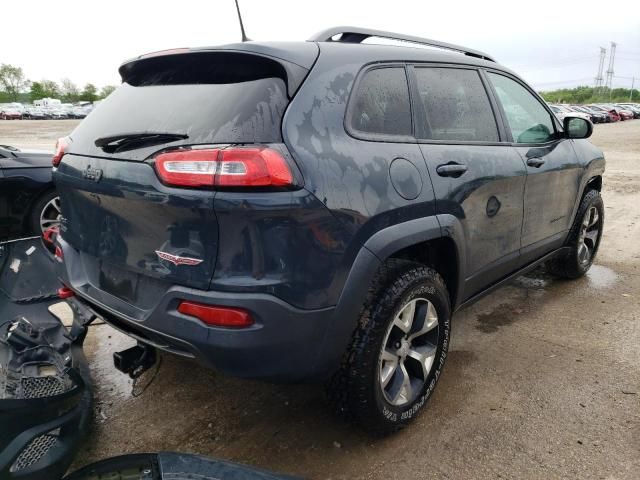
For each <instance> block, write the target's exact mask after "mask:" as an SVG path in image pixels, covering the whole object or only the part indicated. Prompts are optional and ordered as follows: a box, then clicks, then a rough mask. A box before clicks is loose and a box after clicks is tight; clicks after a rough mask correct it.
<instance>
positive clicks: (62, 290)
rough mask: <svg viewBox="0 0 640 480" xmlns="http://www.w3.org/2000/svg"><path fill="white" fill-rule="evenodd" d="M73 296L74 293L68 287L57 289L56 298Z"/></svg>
mask: <svg viewBox="0 0 640 480" xmlns="http://www.w3.org/2000/svg"><path fill="white" fill-rule="evenodd" d="M73 296H75V293H74V292H73V290H71V289H70V288H69V287H62V288H59V289H58V298H61V299H63V300H64V299H65V298H70V297H73Z"/></svg>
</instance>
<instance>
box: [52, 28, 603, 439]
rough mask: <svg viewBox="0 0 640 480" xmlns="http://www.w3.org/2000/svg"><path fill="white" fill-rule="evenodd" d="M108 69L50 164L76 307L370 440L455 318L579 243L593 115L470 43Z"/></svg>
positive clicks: (441, 345)
mask: <svg viewBox="0 0 640 480" xmlns="http://www.w3.org/2000/svg"><path fill="white" fill-rule="evenodd" d="M371 37H383V38H392V39H396V40H400V41H402V42H404V43H403V44H402V45H401V46H390V45H384V46H383V45H374V44H362V42H363V41H364V40H366V39H368V38H371ZM407 42H411V43H413V44H419V45H416V47H421V46H423V45H427V46H430V47H437V48H438V49H437V50H436V49H431V48H430V49H427V48H412V47H410V46H408V45H409V44H408V43H407ZM452 51H453V53H452ZM120 74H121V76H122V80H123V84H122V86H121V87H119V88H118V89H117V90H116V91H115V92H114V93H113V94H111V95H110V96H109V97H108V98H107V100H105V101H104V102H103V103H102V104H101V105H100V106H99V107H98V108H96V109H95V110H94V111H93V112H92V113H91V114H90V115H89V116H88V117H87V118H86V119H85V120H84V121H83V122H82V123H81V124H80V125H79V126H78V127H77V129H76V130H75V131H74V132H73V133H72V134H71V136H70V137H69V138H67V139H62V140H61V142H60V144H59V148H58V151H57V153H56V156H55V157H54V165H55V168H54V170H55V172H54V178H55V181H56V183H57V186H58V189H59V192H60V197H61V202H62V211H63V218H62V222H61V227H60V236H59V237H58V240H57V241H58V247H59V248H58V254H57V255H58V259H59V265H60V277H61V280H62V281H63V282H64V283H65V285H67V286H68V287H69V288H70V289H71V290H72V291H73V292H75V295H76V296H75V299H74V300H73V301H74V302H75V303H76V306H77V307H78V308H84V309H87V310H90V311H91V312H93V313H95V314H96V315H98V316H100V317H102V318H104V320H106V321H107V322H108V323H110V324H111V325H112V326H114V327H115V328H117V329H119V330H122V331H124V332H125V333H127V334H128V335H130V336H132V337H134V338H136V339H137V340H138V341H139V342H141V343H143V344H146V345H150V346H153V347H155V348H158V349H162V350H164V351H168V352H171V353H174V354H177V355H181V356H184V357H188V358H193V359H195V360H196V361H198V362H200V363H203V364H205V365H208V366H211V367H214V368H216V369H219V370H221V371H223V372H226V373H229V374H233V375H238V376H246V377H256V378H265V379H271V380H288V381H291V380H295V381H297V380H306V379H323V380H327V384H328V388H329V394H330V398H331V399H332V401H333V402H334V403H335V405H336V407H337V409H338V410H339V411H340V412H343V413H346V414H347V415H349V416H351V417H353V418H354V419H356V420H358V421H359V422H360V423H361V424H362V425H363V426H365V427H366V428H368V429H370V430H373V431H376V432H381V433H386V432H390V431H394V430H396V429H398V428H399V427H401V426H403V425H405V424H406V423H407V422H409V421H410V420H411V419H412V418H413V417H415V415H416V414H417V412H418V411H419V410H420V409H421V408H422V407H423V405H424V404H425V402H426V401H427V400H428V398H429V397H430V395H431V393H432V392H433V389H434V387H435V384H436V382H437V380H438V378H439V376H440V373H441V371H442V367H443V365H444V362H445V359H446V355H447V350H448V346H449V343H450V329H451V324H450V321H451V315H452V313H453V312H455V311H456V310H457V309H459V308H460V307H462V306H464V305H466V304H468V303H470V302H472V301H474V300H475V299H477V298H478V297H479V296H481V295H483V294H484V293H486V292H488V291H490V290H491V289H493V288H496V287H497V286H499V285H501V284H503V283H504V282H506V281H508V280H509V279H511V278H513V277H514V276H515V275H518V274H520V273H522V272H523V271H525V270H526V269H530V268H533V267H535V266H536V265H539V264H541V263H543V262H546V263H547V264H548V266H549V268H550V269H551V270H552V271H553V272H555V273H557V274H559V275H562V276H565V277H571V278H575V277H578V276H580V275H582V274H584V273H585V272H586V271H587V269H588V268H589V267H590V265H591V263H592V262H593V259H594V257H595V255H596V253H597V250H598V245H599V241H600V236H601V232H602V226H603V219H604V211H603V206H602V201H601V199H600V196H599V190H600V188H601V175H602V173H603V171H604V158H603V155H602V153H601V152H600V151H599V150H597V149H596V148H595V147H593V146H592V145H591V144H590V143H588V142H587V141H586V140H581V139H583V138H586V137H588V136H589V135H590V134H591V130H592V125H591V123H590V122H589V121H588V120H584V119H582V118H577V117H572V116H567V118H565V119H564V122H563V124H560V122H559V121H558V120H557V119H556V118H555V116H554V115H553V113H552V112H551V111H550V110H549V108H548V106H547V105H546V104H545V103H544V102H543V101H542V100H541V99H540V98H539V97H538V96H537V95H536V94H535V93H534V92H533V91H532V90H531V89H530V88H529V87H528V86H527V85H526V83H524V82H523V81H522V80H520V79H519V78H518V77H517V76H516V75H515V74H513V73H512V72H509V71H508V70H506V69H504V68H503V67H501V66H499V65H498V64H497V63H496V62H495V61H493V59H491V58H490V57H489V56H488V55H486V54H483V53H481V52H477V51H474V50H470V49H467V48H464V47H459V46H455V45H450V44H444V43H441V42H436V41H432V40H427V39H422V38H416V37H408V36H404V35H398V34H391V33H388V32H379V31H371V30H364V29H359V28H351V27H349V28H336V29H330V30H327V31H324V32H321V33H320V34H318V35H317V36H315V37H314V38H313V39H311V40H310V41H308V42H297V43H259V42H246V43H242V44H234V45H227V46H222V47H216V48H204V49H184V50H174V51H166V52H158V53H155V54H150V55H144V56H141V57H138V58H136V59H133V60H131V61H128V62H126V63H124V64H123V65H122V66H121V68H120Z"/></svg>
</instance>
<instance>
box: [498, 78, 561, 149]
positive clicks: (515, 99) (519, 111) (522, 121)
mask: <svg viewBox="0 0 640 480" xmlns="http://www.w3.org/2000/svg"><path fill="white" fill-rule="evenodd" d="M487 73H488V76H489V78H490V79H491V83H492V84H493V87H494V88H495V90H496V93H497V95H498V98H499V99H500V103H502V108H503V110H504V113H505V115H506V116H507V123H508V124H509V127H510V128H511V134H512V135H513V141H514V142H516V143H545V142H549V141H551V140H553V139H554V138H555V127H554V124H553V121H552V120H551V115H550V114H549V112H548V111H547V110H546V109H545V108H544V107H543V106H542V104H541V103H540V102H539V101H538V99H537V98H536V97H534V96H533V95H532V94H531V92H529V91H528V90H527V89H526V88H524V87H523V86H522V85H520V84H519V83H518V82H516V81H514V80H512V79H510V78H508V77H505V76H504V75H499V74H497V73H491V72H487Z"/></svg>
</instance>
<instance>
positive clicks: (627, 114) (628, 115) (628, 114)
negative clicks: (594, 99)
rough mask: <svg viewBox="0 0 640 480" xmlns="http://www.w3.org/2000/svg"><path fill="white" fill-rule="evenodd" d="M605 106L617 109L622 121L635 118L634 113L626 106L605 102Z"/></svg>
mask: <svg viewBox="0 0 640 480" xmlns="http://www.w3.org/2000/svg"><path fill="white" fill-rule="evenodd" d="M601 105H602V107H603V108H607V109H609V110H613V111H615V112H616V113H617V114H618V116H619V117H620V120H621V121H624V120H631V119H633V113H632V112H630V111H629V110H627V109H626V108H622V107H620V106H618V105H614V104H612V103H603V104H601Z"/></svg>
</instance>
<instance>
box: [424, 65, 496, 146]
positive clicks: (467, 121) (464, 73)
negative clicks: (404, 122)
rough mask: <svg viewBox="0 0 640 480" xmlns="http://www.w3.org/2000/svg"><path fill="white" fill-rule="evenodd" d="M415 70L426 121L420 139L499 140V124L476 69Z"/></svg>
mask: <svg viewBox="0 0 640 480" xmlns="http://www.w3.org/2000/svg"><path fill="white" fill-rule="evenodd" d="M415 72H416V80H417V85H418V94H419V96H420V100H421V103H422V107H423V108H424V118H425V120H426V121H425V128H424V130H425V131H424V133H423V134H422V135H421V137H422V138H425V139H429V140H445V141H446V140H452V141H469V142H497V141H498V127H497V126H496V121H495V117H494V116H493V111H492V109H491V104H490V103H489V98H488V97H487V92H486V91H485V89H484V86H483V85H482V81H481V80H480V76H479V74H478V72H477V71H475V70H467V69H456V68H416V69H415Z"/></svg>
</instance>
